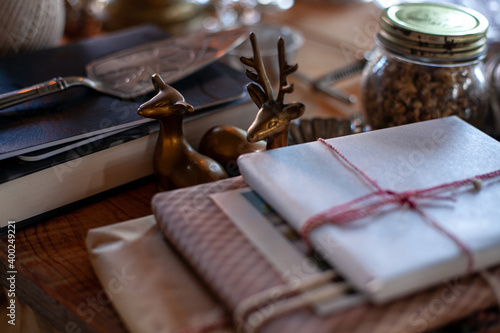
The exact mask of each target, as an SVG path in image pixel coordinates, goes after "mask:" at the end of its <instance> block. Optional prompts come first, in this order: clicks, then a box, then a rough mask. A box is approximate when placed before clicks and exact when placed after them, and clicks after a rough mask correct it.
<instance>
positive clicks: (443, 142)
mask: <svg viewBox="0 0 500 333" xmlns="http://www.w3.org/2000/svg"><path fill="white" fill-rule="evenodd" d="M327 142H328V143H330V144H331V145H333V146H334V147H335V148H337V149H338V150H339V151H340V152H341V153H342V154H344V155H345V156H346V158H347V159H348V160H350V161H351V162H352V163H353V164H354V165H355V166H357V167H358V168H359V169H360V170H362V171H363V172H365V173H366V174H367V175H369V177H370V178H372V179H374V180H376V181H377V183H378V185H379V186H380V187H381V188H383V189H387V190H393V191H397V192H401V191H407V190H418V189H424V188H430V187H434V186H437V185H440V184H444V183H448V182H453V181H458V180H462V179H467V178H471V177H474V176H477V175H480V174H484V173H487V172H492V171H495V170H499V169H500V143H499V142H498V141H496V140H495V139H493V138H491V137H489V136H487V135H486V134H484V133H482V132H481V131H479V130H477V129H476V128H474V127H472V126H470V125H469V124H467V123H465V122H464V121H462V120H460V119H458V118H456V117H450V118H443V119H438V120H432V121H426V122H421V123H415V124H410V125H405V126H400V127H394V128H389V129H384V130H378V131H372V132H367V133H361V134H355V135H351V136H346V137H340V138H334V139H330V140H327ZM238 164H239V169H240V172H241V174H242V176H243V178H244V179H245V181H246V182H247V183H248V184H249V185H250V187H252V188H253V189H254V190H255V191H256V192H257V193H259V195H261V196H262V197H263V198H264V199H265V200H266V201H267V202H268V203H269V204H270V205H271V206H272V207H273V208H274V209H275V210H276V211H277V212H278V214H279V215H281V216H282V217H283V218H284V219H285V220H287V221H288V223H290V225H291V226H292V227H293V228H294V229H296V230H300V229H301V227H302V226H303V225H304V223H306V221H307V220H308V219H309V218H311V217H312V216H314V215H316V214H319V213H321V212H323V211H325V210H327V209H329V208H331V207H334V206H338V205H340V204H344V203H347V202H349V201H351V200H354V199H356V198H359V197H361V196H363V195H366V194H369V193H371V192H373V189H372V188H371V187H369V186H367V184H366V183H365V182H364V181H363V180H362V179H361V178H360V177H359V175H357V174H356V173H355V172H353V169H352V168H351V167H350V166H348V165H347V164H346V163H345V162H343V161H342V160H341V159H339V158H338V156H337V155H336V154H335V153H333V152H332V151H331V150H330V149H329V148H328V147H327V146H326V145H325V144H323V143H321V142H313V143H307V144H302V145H296V146H290V147H285V148H280V149H275V150H270V151H266V152H263V153H258V154H248V155H243V156H241V157H240V159H239V160H238ZM443 195H450V196H452V197H453V198H454V199H455V200H456V201H455V202H449V201H444V200H430V202H429V200H427V201H426V202H423V201H419V207H420V208H422V209H423V210H424V211H425V213H426V214H428V215H429V216H431V217H432V218H433V220H434V221H436V222H437V223H438V224H439V226H440V227H441V228H443V229H445V230H446V231H447V232H448V233H450V234H451V235H453V236H454V237H456V238H457V239H458V240H459V242H460V243H461V244H463V245H464V246H465V247H466V249H467V250H468V251H470V252H473V258H474V270H479V269H482V268H486V267H489V266H492V265H495V264H498V263H500V223H499V221H500V209H499V206H498V205H499V203H500V178H497V179H492V180H490V181H484V182H483V184H482V188H481V189H480V190H479V191H476V190H474V189H473V188H472V186H465V187H461V188H460V189H458V190H454V191H452V192H451V193H447V194H443ZM386 208H389V209H386V211H385V212H383V213H377V214H373V215H370V216H368V217H366V218H364V219H363V220H360V221H353V222H352V223H350V224H349V225H345V226H335V225H333V224H326V225H322V226H320V227H318V228H316V229H314V230H313V231H312V233H311V234H310V240H311V243H312V244H313V246H314V247H315V248H316V250H317V251H319V252H320V253H322V254H323V255H324V256H325V257H326V259H327V260H328V261H329V262H330V263H331V265H332V266H334V267H336V269H337V270H338V271H340V272H341V273H342V274H343V275H344V277H345V278H347V279H348V280H349V281H350V283H351V284H353V286H354V287H355V288H356V289H358V290H359V291H361V292H363V293H365V294H367V295H368V296H369V297H370V298H371V300H372V301H373V302H375V303H381V302H386V301H388V300H391V299H393V298H396V297H399V296H402V295H405V294H408V293H411V292H414V291H417V290H421V289H423V288H426V287H429V286H431V285H435V284H437V283H440V282H444V281H446V279H453V278H455V277H457V276H461V275H464V274H465V273H466V272H467V268H468V264H469V263H470V258H469V256H468V254H467V252H466V251H464V250H463V249H461V248H460V247H459V245H458V243H457V242H456V241H454V240H452V239H451V237H450V236H449V235H446V234H444V233H443V232H440V231H439V230H438V229H437V228H436V227H434V226H432V225H430V224H429V223H427V222H426V220H425V219H424V218H423V216H422V215H421V214H419V213H418V212H416V211H415V210H412V209H410V208H405V207H404V206H390V207H386ZM387 210H389V211H387Z"/></svg>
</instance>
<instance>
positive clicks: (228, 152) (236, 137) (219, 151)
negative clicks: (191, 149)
mask: <svg viewBox="0 0 500 333" xmlns="http://www.w3.org/2000/svg"><path fill="white" fill-rule="evenodd" d="M246 136H247V132H245V131H244V130H242V129H241V128H238V127H235V126H216V127H213V128H211V129H210V130H208V131H207V132H206V133H205V134H204V135H203V137H202V138H201V141H200V145H199V148H198V151H199V152H200V153H202V154H204V155H206V156H209V157H211V158H213V159H214V160H216V161H217V162H219V163H220V164H221V165H222V166H223V167H224V168H225V169H226V172H227V173H228V175H229V176H231V177H233V176H237V175H239V174H240V172H239V171H238V165H237V164H236V160H237V159H238V156H240V155H242V154H246V153H254V152H259V151H264V150H266V143H265V142H264V141H257V142H255V143H250V142H248V141H247V139H246Z"/></svg>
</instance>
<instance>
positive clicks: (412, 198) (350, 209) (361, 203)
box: [300, 139, 500, 273]
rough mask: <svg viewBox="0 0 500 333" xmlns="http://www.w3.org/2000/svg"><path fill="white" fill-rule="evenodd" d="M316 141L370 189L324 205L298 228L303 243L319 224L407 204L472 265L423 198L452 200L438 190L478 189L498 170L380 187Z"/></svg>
mask: <svg viewBox="0 0 500 333" xmlns="http://www.w3.org/2000/svg"><path fill="white" fill-rule="evenodd" d="M318 141H320V142H322V143H323V144H325V145H326V146H327V147H328V148H330V149H331V150H332V151H333V152H334V153H335V154H337V156H339V157H340V158H341V159H342V160H343V161H344V162H345V163H347V164H348V165H349V166H350V167H351V168H352V169H353V170H355V171H356V173H358V175H359V176H361V178H362V179H363V180H364V181H366V182H367V183H368V184H369V185H370V186H371V187H372V188H373V190H374V191H373V192H372V193H369V194H366V195H364V196H361V197H359V198H357V199H354V200H352V201H350V202H347V203H344V204H341V205H339V206H335V207H332V208H330V209H327V210H326V211H324V212H322V213H319V214H317V215H315V216H313V217H311V218H310V219H308V220H307V221H306V223H305V224H304V225H303V226H302V227H301V229H300V234H301V236H302V238H303V239H304V240H305V241H306V242H307V243H310V240H309V235H310V234H311V232H312V231H313V230H314V229H315V228H317V227H319V226H321V225H324V224H327V223H330V224H335V225H345V224H348V223H351V222H353V221H356V220H360V219H362V218H365V217H368V216H371V215H373V214H376V213H380V212H383V209H384V208H387V206H389V205H391V204H392V205H394V204H396V205H400V207H408V208H410V209H413V210H414V211H416V212H418V213H419V214H420V215H421V216H422V217H423V219H424V220H425V221H426V222H427V223H429V224H430V225H431V226H432V227H434V228H436V229H437V230H439V231H440V232H442V233H443V234H444V235H446V236H447V237H448V238H449V239H451V240H452V241H453V242H455V244H456V245H457V246H458V247H460V249H461V250H462V251H464V252H465V253H466V254H467V256H468V257H469V262H468V267H467V273H470V272H472V270H473V268H474V256H473V253H472V251H471V250H470V249H469V248H468V247H467V246H466V245H465V244H464V243H463V242H462V241H461V240H460V239H458V238H457V237H456V236H455V235H453V234H452V233H451V232H449V231H448V230H446V229H444V228H443V227H442V226H441V225H439V223H437V222H436V221H435V220H434V218H432V216H430V215H429V214H428V213H427V212H426V211H425V210H424V209H423V204H424V201H425V200H442V201H451V202H454V201H455V199H454V198H453V197H451V196H449V195H448V196H445V195H442V193H443V192H449V191H451V190H453V189H458V188H461V187H464V186H467V185H469V186H470V185H472V186H473V187H474V188H475V189H476V190H479V189H480V188H481V183H482V181H483V180H486V179H491V178H495V177H498V176H500V170H496V171H493V172H489V173H485V174H482V175H477V176H475V177H472V178H467V179H463V180H459V181H454V182H450V183H445V184H441V185H438V186H434V187H429V188H425V189H420V190H409V191H404V192H396V191H392V190H386V189H383V188H381V187H380V186H379V185H378V184H377V182H376V181H375V180H373V179H371V178H370V177H368V175H367V174H366V173H364V172H363V171H362V170H360V169H359V168H358V167H357V166H356V165H354V164H353V163H352V162H351V161H349V160H348V159H347V158H346V157H345V156H344V155H343V154H342V153H341V152H340V151H339V150H338V149H337V148H335V147H333V146H332V145H331V144H329V143H328V142H326V141H325V140H323V139H319V140H318Z"/></svg>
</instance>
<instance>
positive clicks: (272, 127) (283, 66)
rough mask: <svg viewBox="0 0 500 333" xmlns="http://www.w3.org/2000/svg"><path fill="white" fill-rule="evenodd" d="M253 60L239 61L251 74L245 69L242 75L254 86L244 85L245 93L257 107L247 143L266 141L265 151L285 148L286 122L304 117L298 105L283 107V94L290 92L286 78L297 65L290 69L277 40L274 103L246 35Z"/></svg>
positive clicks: (252, 37) (254, 47)
mask: <svg viewBox="0 0 500 333" xmlns="http://www.w3.org/2000/svg"><path fill="white" fill-rule="evenodd" d="M250 42H251V43H252V50H253V58H246V57H241V58H240V61H241V62H242V63H243V64H245V65H246V66H249V67H251V68H253V69H254V70H255V72H252V71H251V70H249V69H247V71H246V75H247V76H248V78H249V79H250V80H252V81H254V82H255V83H254V82H251V83H249V84H247V90H248V93H249V95H250V97H251V98H252V100H253V102H254V103H255V104H256V105H257V106H258V107H259V111H258V112H257V116H256V117H255V120H254V121H253V123H252V124H251V125H250V127H249V128H248V131H247V140H248V142H251V143H253V142H257V141H259V140H263V139H267V144H266V149H267V150H269V149H273V148H279V147H284V146H286V145H287V144H288V143H287V139H288V131H289V127H290V121H291V120H292V119H296V118H299V117H300V116H302V114H304V111H305V106H304V104H302V103H299V102H293V103H290V104H285V103H284V97H285V94H287V93H291V92H293V84H289V83H288V80H287V76H288V75H290V74H292V73H293V72H295V71H296V70H297V68H298V65H297V64H295V65H293V66H290V65H288V64H287V63H286V59H285V42H284V41H283V39H282V38H281V37H280V38H279V40H278V61H279V80H280V84H279V91H278V96H277V97H276V99H275V98H274V93H273V89H272V87H271V84H270V82H269V78H268V76H267V74H266V71H265V68H264V63H263V61H262V57H261V55H260V51H259V47H258V45H257V38H256V37H255V34H254V33H251V34H250Z"/></svg>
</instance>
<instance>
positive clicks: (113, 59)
mask: <svg viewBox="0 0 500 333" xmlns="http://www.w3.org/2000/svg"><path fill="white" fill-rule="evenodd" d="M247 32H248V30H247V29H246V28H237V29H233V30H223V31H218V32H212V33H193V34H190V35H187V36H183V37H178V38H169V39H165V40H162V41H158V42H153V43H149V44H145V45H141V46H138V47H134V48H130V49H127V50H125V51H121V52H118V53H114V54H112V55H109V56H106V57H103V58H100V59H98V60H95V61H93V62H91V63H89V64H88V65H87V66H86V68H85V69H86V72H87V77H77V76H69V77H58V78H54V79H52V80H49V81H46V82H42V83H39V84H35V85H33V86H31V87H28V88H24V89H20V90H17V91H12V92H8V93H5V94H1V95H0V110H2V109H5V108H8V107H10V106H13V105H16V104H19V103H23V102H26V101H29V100H32V99H35V98H38V97H41V96H45V95H48V94H52V93H55V92H58V91H62V90H66V89H68V88H71V87H75V86H86V87H89V88H92V89H95V90H97V91H100V92H103V93H106V94H109V95H112V96H115V97H119V98H134V97H137V96H140V95H143V94H146V93H148V92H151V91H153V90H154V87H153V85H152V84H151V75H153V74H154V73H159V74H160V75H161V76H162V78H163V80H164V81H165V83H167V84H168V83H172V82H175V81H177V80H179V79H181V78H183V77H185V76H187V75H189V74H191V73H193V72H195V71H196V70H198V69H200V68H202V67H204V66H206V65H208V64H209V63H211V62H213V61H215V60H217V59H219V58H220V57H222V56H223V55H225V54H226V53H228V52H229V51H231V50H232V49H234V48H235V47H236V46H238V45H239V44H240V43H241V42H242V41H243V40H244V39H245V38H246V36H247Z"/></svg>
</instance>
